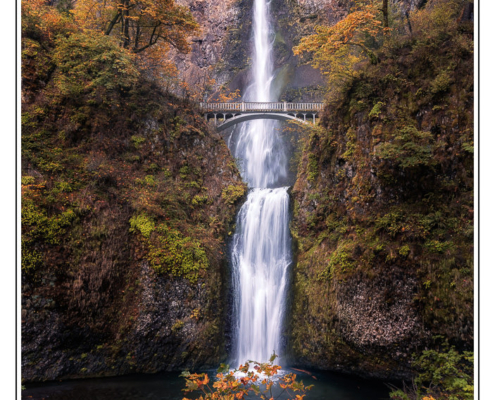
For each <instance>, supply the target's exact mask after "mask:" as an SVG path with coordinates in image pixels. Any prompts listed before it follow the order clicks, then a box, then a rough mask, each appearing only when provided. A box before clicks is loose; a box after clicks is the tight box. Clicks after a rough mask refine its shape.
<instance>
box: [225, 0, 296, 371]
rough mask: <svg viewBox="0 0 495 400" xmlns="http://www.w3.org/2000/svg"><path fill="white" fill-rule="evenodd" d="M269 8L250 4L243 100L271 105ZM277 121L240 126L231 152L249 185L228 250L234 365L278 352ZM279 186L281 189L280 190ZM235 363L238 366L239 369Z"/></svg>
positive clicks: (282, 274)
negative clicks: (248, 78) (250, 43)
mask: <svg viewBox="0 0 495 400" xmlns="http://www.w3.org/2000/svg"><path fill="white" fill-rule="evenodd" d="M269 5H270V2H269V1H267V0H254V9H253V36H254V49H253V67H252V71H251V73H252V79H253V80H252V84H251V85H250V86H249V87H248V88H247V89H246V93H245V95H244V100H246V101H264V102H265V101H273V98H272V97H275V96H274V95H273V93H271V90H270V86H271V82H272V80H273V78H274V76H273V63H272V54H271V44H272V43H271V39H272V37H273V35H272V33H271V30H270V20H269ZM277 128H278V122H276V121H273V120H254V121H251V122H247V123H245V124H243V125H242V126H241V128H240V131H239V136H238V139H237V142H236V144H235V147H234V149H233V151H234V154H235V156H236V157H237V158H238V159H239V160H240V161H241V163H242V165H241V170H242V174H243V178H244V180H245V181H246V182H247V183H248V185H249V187H250V192H249V194H248V197H247V200H246V202H245V203H244V205H243V206H242V208H241V210H240V212H239V215H238V217H237V227H236V233H235V236H234V244H233V249H232V262H233V266H234V287H235V297H236V321H237V322H236V324H237V325H236V332H237V335H236V336H237V345H236V351H235V354H234V357H235V360H236V362H237V363H238V364H239V363H244V362H245V361H247V360H256V361H260V362H265V361H267V360H268V359H269V358H270V355H271V354H272V353H273V351H275V352H276V353H277V354H280V347H281V343H280V342H281V329H282V321H283V314H284V302H285V293H286V286H287V269H288V266H289V265H290V263H291V252H290V235H289V196H288V193H287V189H288V187H286V186H285V187H284V186H282V184H283V183H284V182H286V180H287V156H286V154H285V152H284V146H283V143H282V140H281V138H280V137H279V136H278V134H277ZM280 186H282V187H280ZM238 364H237V365H238Z"/></svg>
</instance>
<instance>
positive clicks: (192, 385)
mask: <svg viewBox="0 0 495 400" xmlns="http://www.w3.org/2000/svg"><path fill="white" fill-rule="evenodd" d="M276 357H277V355H276V354H275V353H274V354H273V355H272V356H271V358H270V360H269V362H267V363H260V362H257V361H247V362H246V363H245V364H243V365H240V366H239V369H235V370H230V369H229V366H228V365H225V364H221V366H220V368H219V369H218V371H217V375H216V377H215V378H216V379H215V381H213V382H210V378H209V377H208V374H205V373H202V374H191V373H189V372H188V371H185V372H183V373H182V374H181V376H182V377H184V378H185V380H186V389H183V390H184V391H185V392H186V393H190V392H194V391H200V392H202V394H201V395H200V397H199V398H198V400H243V399H246V398H257V399H262V400H263V399H264V400H267V399H270V400H273V399H274V398H275V396H276V398H277V399H278V398H280V396H284V397H282V398H284V399H294V400H303V399H304V397H305V396H306V395H305V393H306V392H307V391H308V390H311V389H312V387H313V385H309V386H305V385H304V383H303V381H299V382H298V381H297V380H296V377H297V376H296V374H294V373H289V374H286V375H284V376H279V377H278V379H274V377H275V376H277V374H278V373H279V371H280V370H281V367H280V366H279V365H275V364H273V361H274V360H275V358H276ZM251 364H252V366H251ZM299 371H302V370H299ZM302 372H305V373H308V372H306V371H302ZM308 374H309V373H308ZM239 375H241V376H239ZM312 378H313V379H316V378H315V377H314V376H313V377H312ZM275 393H277V394H275ZM183 400H189V399H188V398H187V397H184V399H183Z"/></svg>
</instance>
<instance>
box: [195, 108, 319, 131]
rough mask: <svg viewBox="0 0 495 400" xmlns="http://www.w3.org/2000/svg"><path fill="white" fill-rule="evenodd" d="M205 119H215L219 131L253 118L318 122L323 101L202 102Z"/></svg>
mask: <svg viewBox="0 0 495 400" xmlns="http://www.w3.org/2000/svg"><path fill="white" fill-rule="evenodd" d="M200 108H201V112H202V113H203V114H204V116H205V120H206V121H207V122H208V121H210V120H214V121H215V125H216V127H217V129H218V130H219V131H223V130H224V129H227V128H230V127H232V126H234V125H236V124H238V123H240V122H244V121H249V120H253V119H277V120H282V121H287V120H288V121H291V120H292V121H298V122H302V123H305V124H306V123H308V122H309V121H312V122H313V124H315V123H316V118H318V116H319V113H320V112H321V111H323V103H287V102H285V101H283V102H268V103H263V102H242V103H200Z"/></svg>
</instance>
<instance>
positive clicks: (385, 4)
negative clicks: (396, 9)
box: [382, 0, 388, 28]
mask: <svg viewBox="0 0 495 400" xmlns="http://www.w3.org/2000/svg"><path fill="white" fill-rule="evenodd" d="M382 13H383V26H385V28H388V0H383V7H382Z"/></svg>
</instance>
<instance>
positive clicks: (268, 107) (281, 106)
mask: <svg viewBox="0 0 495 400" xmlns="http://www.w3.org/2000/svg"><path fill="white" fill-rule="evenodd" d="M200 107H201V109H202V110H203V112H276V111H280V112H291V111H292V112H318V111H321V110H323V107H324V104H323V103H287V102H242V103H200Z"/></svg>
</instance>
